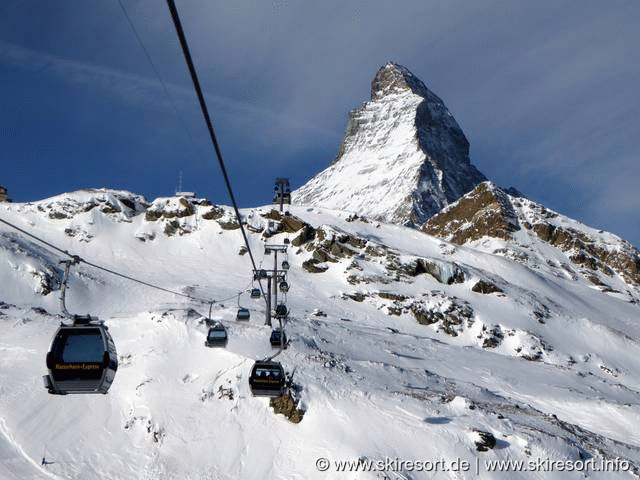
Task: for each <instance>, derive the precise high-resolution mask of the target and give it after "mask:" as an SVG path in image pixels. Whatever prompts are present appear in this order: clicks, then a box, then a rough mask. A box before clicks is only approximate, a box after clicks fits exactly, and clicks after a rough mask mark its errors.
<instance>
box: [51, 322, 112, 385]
mask: <svg viewBox="0 0 640 480" xmlns="http://www.w3.org/2000/svg"><path fill="white" fill-rule="evenodd" d="M46 363H47V369H48V370H49V374H48V375H45V376H44V383H45V387H46V388H47V390H48V391H49V393H51V394H57V395H66V394H69V393H103V394H104V393H107V392H108V391H109V387H110V386H111V384H112V383H113V379H114V378H115V376H116V370H117V369H118V355H117V353H116V346H115V344H114V343H113V339H112V338H111V335H110V334H109V332H108V330H107V327H106V326H105V325H104V324H103V323H102V322H100V321H98V319H97V318H92V317H90V316H88V315H87V316H79V315H76V316H74V323H73V325H61V326H60V327H59V328H58V331H57V332H56V334H55V336H54V338H53V342H52V343H51V350H50V351H49V352H48V353H47V361H46Z"/></svg>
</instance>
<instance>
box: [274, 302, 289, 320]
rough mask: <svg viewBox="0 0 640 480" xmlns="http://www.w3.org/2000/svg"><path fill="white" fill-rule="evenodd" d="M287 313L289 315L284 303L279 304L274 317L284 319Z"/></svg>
mask: <svg viewBox="0 0 640 480" xmlns="http://www.w3.org/2000/svg"><path fill="white" fill-rule="evenodd" d="M288 313H289V310H287V306H286V305H285V304H284V303H279V304H278V305H277V306H276V317H279V318H284V317H286V316H287V314H288Z"/></svg>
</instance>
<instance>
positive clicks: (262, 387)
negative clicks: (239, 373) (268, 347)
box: [249, 360, 286, 397]
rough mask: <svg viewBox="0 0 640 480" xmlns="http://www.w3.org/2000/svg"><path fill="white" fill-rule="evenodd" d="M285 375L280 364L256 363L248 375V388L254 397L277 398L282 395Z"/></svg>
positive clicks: (264, 361)
mask: <svg viewBox="0 0 640 480" xmlns="http://www.w3.org/2000/svg"><path fill="white" fill-rule="evenodd" d="M285 382H286V378H285V373H284V368H282V364H281V363H280V362H272V361H266V360H263V361H257V362H256V363H254V364H253V368H252V369H251V374H250V375H249V387H250V388H251V393H252V394H253V395H254V396H266V397H279V396H280V395H282V394H284V389H285Z"/></svg>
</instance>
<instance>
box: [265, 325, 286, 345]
mask: <svg viewBox="0 0 640 480" xmlns="http://www.w3.org/2000/svg"><path fill="white" fill-rule="evenodd" d="M269 342H271V346H272V347H274V348H280V347H282V348H285V347H286V346H287V334H286V333H285V331H284V330H282V329H280V328H274V329H273V330H272V331H271V336H270V337H269Z"/></svg>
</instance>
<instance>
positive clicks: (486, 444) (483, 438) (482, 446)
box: [475, 430, 496, 452]
mask: <svg viewBox="0 0 640 480" xmlns="http://www.w3.org/2000/svg"><path fill="white" fill-rule="evenodd" d="M475 432H476V433H477V434H478V436H479V437H480V439H479V440H477V441H476V450H477V451H478V452H488V451H489V450H492V449H493V448H495V446H496V437H494V436H493V434H492V433H490V432H484V431H482V430H475Z"/></svg>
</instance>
